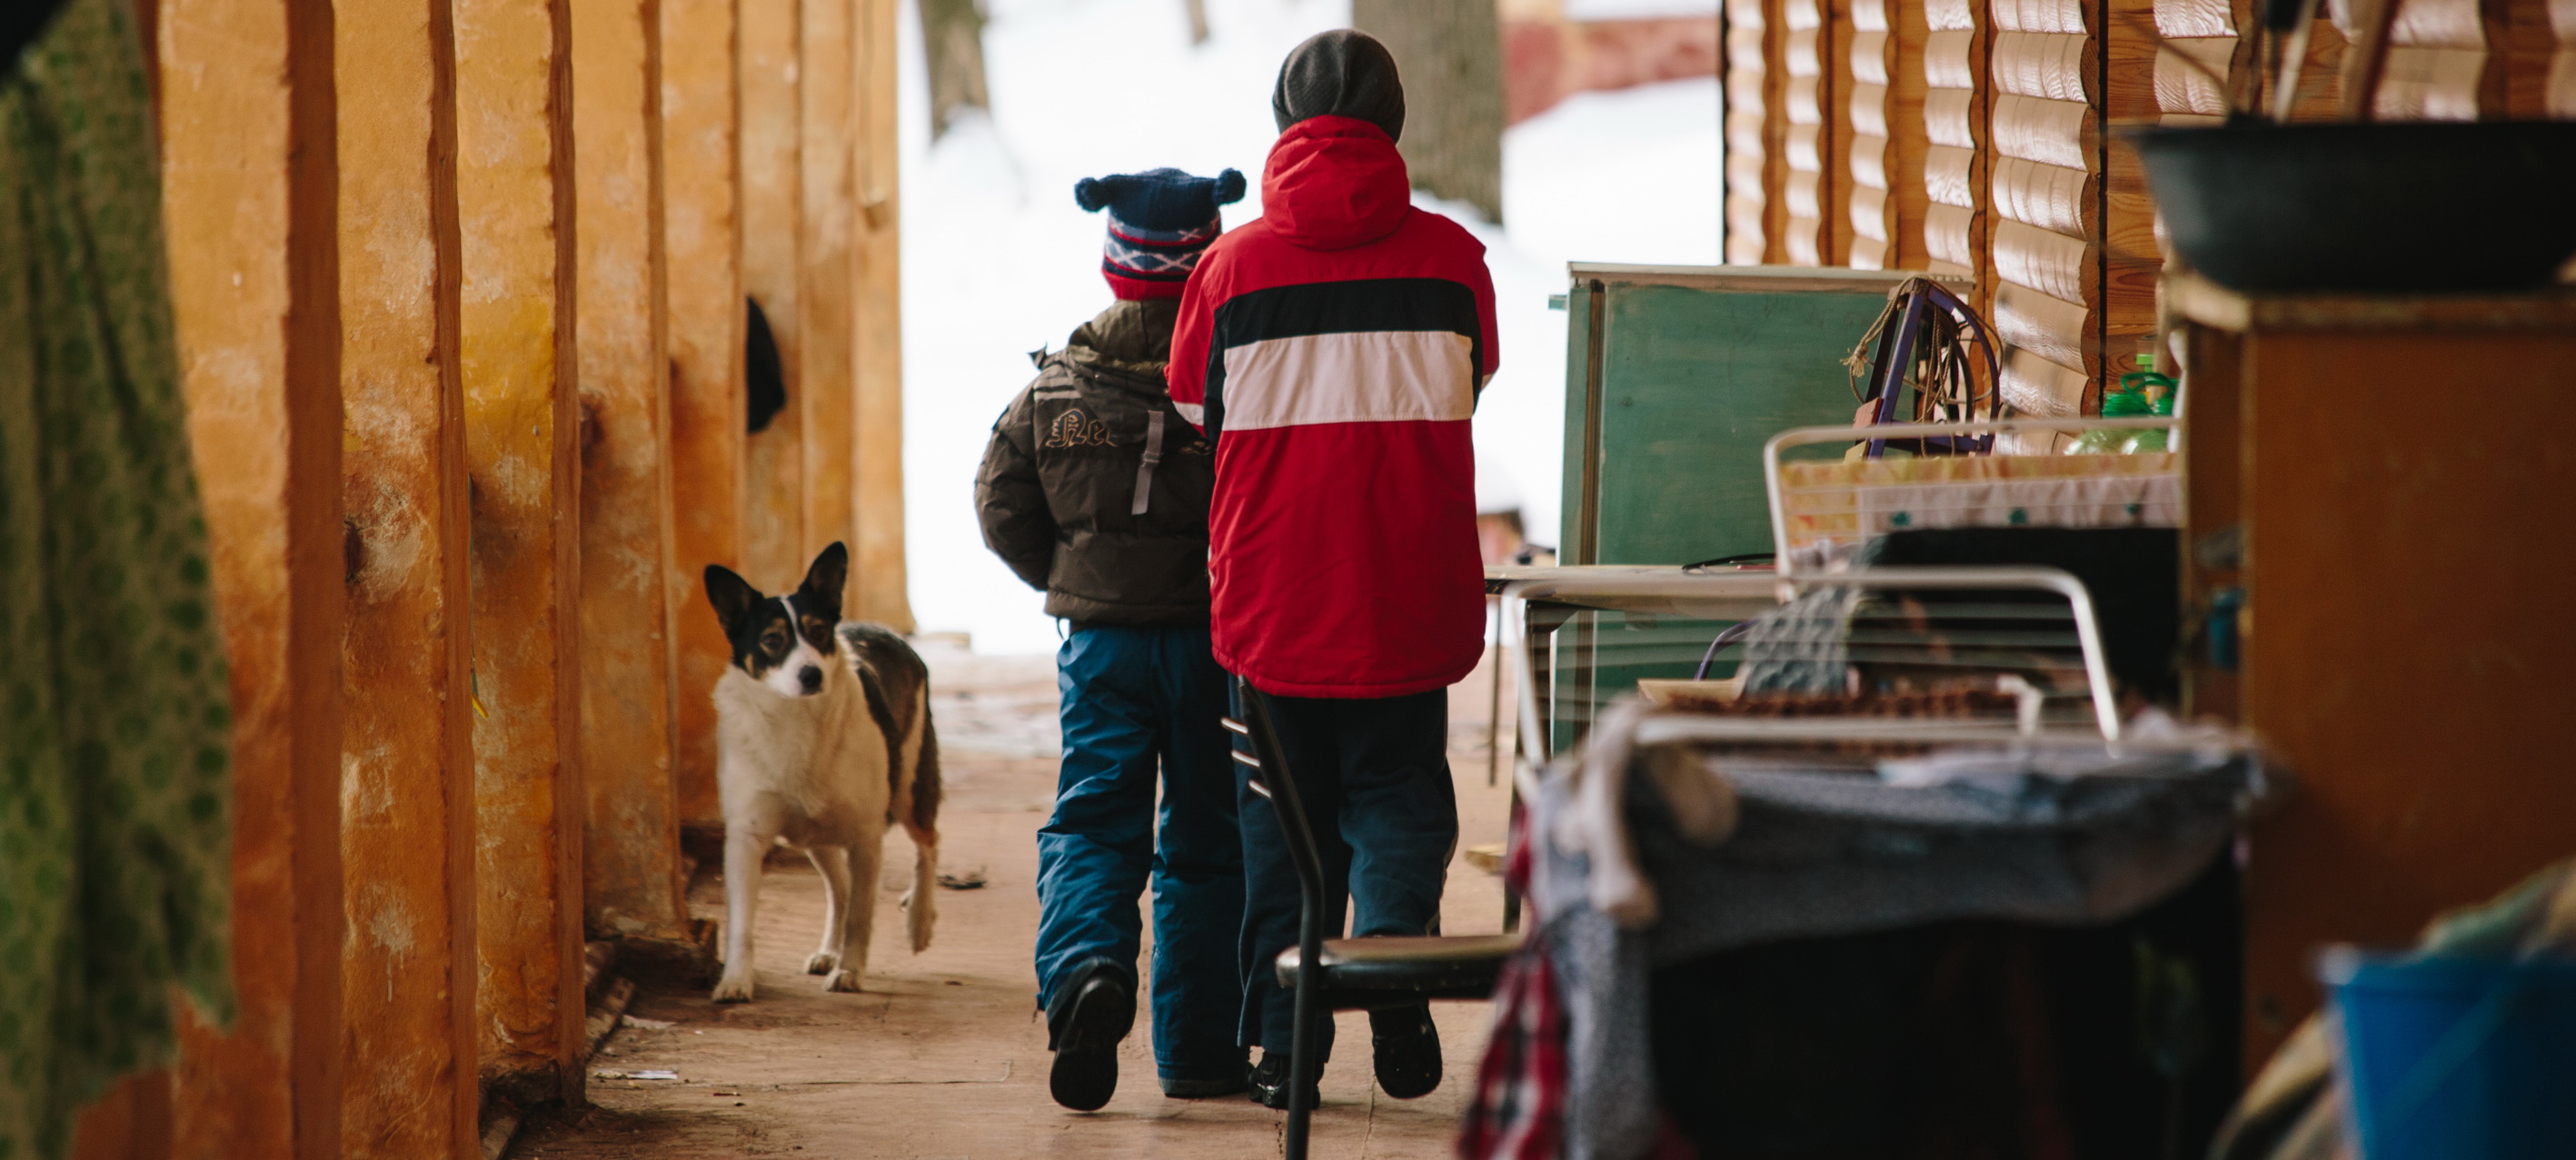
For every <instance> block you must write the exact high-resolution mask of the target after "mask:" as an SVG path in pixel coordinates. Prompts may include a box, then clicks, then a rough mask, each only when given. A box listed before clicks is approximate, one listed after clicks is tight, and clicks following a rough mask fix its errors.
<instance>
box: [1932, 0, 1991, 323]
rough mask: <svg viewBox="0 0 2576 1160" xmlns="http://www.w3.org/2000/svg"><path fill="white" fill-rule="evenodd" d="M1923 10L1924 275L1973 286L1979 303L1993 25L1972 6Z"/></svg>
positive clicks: (1960, 0)
mask: <svg viewBox="0 0 2576 1160" xmlns="http://www.w3.org/2000/svg"><path fill="white" fill-rule="evenodd" d="M1922 4H1923V25H1924V36H1923V120H1922V124H1923V141H1924V149H1923V201H1924V208H1923V255H1924V268H1925V269H1928V270H1930V271H1932V272H1933V273H1936V274H1953V275H1960V276H1964V277H1968V278H1971V279H1978V280H1979V281H1980V284H1981V288H1980V291H1979V299H1980V301H1981V302H1982V299H1983V296H1984V295H1983V290H1982V278H1981V272H1982V270H1983V269H1984V266H1985V231H1986V220H1985V219H1986V212H1985V211H1986V200H1987V198H1986V175H1987V170H1988V169H1989V168H1991V166H1992V163H1993V154H1992V151H1991V150H1989V149H1987V148H1986V144H1987V141H1988V139H1989V132H1988V129H1987V126H1986V105H1987V94H1988V86H1987V84H1986V47H1987V41H1988V37H1987V32H1986V30H1987V27H1988V25H1989V23H1990V22H1989V21H1988V20H1987V19H1986V14H1985V6H1984V5H1983V4H1980V3H1977V2H1976V0H1922Z"/></svg>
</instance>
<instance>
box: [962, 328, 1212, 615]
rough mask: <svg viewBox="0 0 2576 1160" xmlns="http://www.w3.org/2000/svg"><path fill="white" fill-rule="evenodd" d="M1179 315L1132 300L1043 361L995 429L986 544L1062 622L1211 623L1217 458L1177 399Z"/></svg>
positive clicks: (982, 475) (978, 503) (983, 495)
mask: <svg viewBox="0 0 2576 1160" xmlns="http://www.w3.org/2000/svg"><path fill="white" fill-rule="evenodd" d="M1178 305H1179V304H1178V302H1177V301H1175V300H1171V299H1164V300H1160V301H1150V302H1120V303H1118V304H1116V305H1114V306H1111V307H1110V308H1109V309H1107V310H1104V311H1101V312H1100V315H1099V317H1097V318H1094V319H1092V320H1091V321H1090V322H1087V323H1084V324H1083V325H1082V326H1081V327H1080V328H1079V329H1076V330H1075V331H1074V332H1073V337H1072V338H1071V340H1069V341H1070V345H1068V346H1067V347H1066V348H1065V349H1063V350H1060V351H1056V352H1054V353H1052V354H1050V353H1047V352H1044V351H1040V352H1038V353H1037V354H1035V355H1032V356H1030V357H1031V358H1032V359H1033V360H1034V361H1035V362H1036V363H1037V364H1038V377H1037V381H1035V382H1033V383H1030V384H1029V386H1028V389H1027V390H1024V391H1022V392H1020V396H1019V397H1018V398H1017V399H1014V400H1012V402H1011V405H1010V407H1009V409H1007V410H1005V411H1003V412H1002V417H1001V419H1000V421H998V422H996V423H994V424H993V441H992V443H991V445H990V446H988V447H987V448H986V449H985V452H984V467H983V470H982V471H980V472H978V473H977V474H976V477H975V507H976V511H977V514H978V515H979V516H980V517H981V518H982V521H983V525H984V543H985V545H986V546H987V547H990V548H991V549H993V552H994V554H996V555H998V556H1000V557H1001V558H1002V562H1003V563H1006V564H1009V565H1010V566H1011V571H1013V572H1016V573H1018V574H1019V577H1020V579H1022V580H1026V581H1028V583H1029V586H1030V587H1032V588H1043V589H1045V590H1046V594H1047V601H1046V610H1047V615H1049V616H1059V617H1063V618H1065V619H1067V620H1071V621H1074V622H1076V623H1078V624H1122V625H1191V624H1205V623H1207V617H1208V571H1207V559H1208V532H1207V514H1208V494H1209V493H1210V492H1211V491H1212V490H1213V489H1214V488H1215V485H1216V456H1215V448H1214V447H1212V446H1210V445H1209V443H1208V442H1207V441H1206V440H1205V439H1202V438H1200V437H1199V433H1198V430H1197V429H1196V428H1194V427H1192V426H1190V424H1189V423H1188V422H1186V421H1184V420H1183V419H1182V418H1181V416H1180V413H1179V412H1177V411H1175V410H1173V409H1172V403H1171V399H1170V398H1169V397H1168V396H1167V395H1165V394H1164V388H1163V361H1164V359H1165V358H1167V357H1168V354H1169V351H1170V349H1171V341H1172V319H1173V317H1174V315H1175V314H1176V312H1177V309H1178ZM1157 418H1159V419H1160V420H1161V422H1160V428H1161V431H1160V435H1159V436H1157V435H1156V434H1155V430H1154V429H1155V427H1156V423H1155V420H1156V419H1157ZM1149 447H1150V448H1152V449H1153V450H1154V451H1156V452H1157V454H1154V455H1152V456H1151V458H1153V459H1154V460H1155V462H1154V463H1152V464H1150V465H1148V464H1147V463H1146V460H1147V459H1148V458H1149V455H1148V449H1149Z"/></svg>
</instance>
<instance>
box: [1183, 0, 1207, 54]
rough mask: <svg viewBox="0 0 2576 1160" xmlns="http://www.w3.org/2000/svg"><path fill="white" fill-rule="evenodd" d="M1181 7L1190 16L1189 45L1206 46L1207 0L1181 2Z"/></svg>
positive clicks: (1185, 0) (1184, 0)
mask: <svg viewBox="0 0 2576 1160" xmlns="http://www.w3.org/2000/svg"><path fill="white" fill-rule="evenodd" d="M1181 7H1182V8H1183V9H1184V10H1186V11H1187V12H1188V13H1189V14H1190V43H1191V44H1194V45H1195V44H1206V43H1207V38H1208V25H1207V0H1181Z"/></svg>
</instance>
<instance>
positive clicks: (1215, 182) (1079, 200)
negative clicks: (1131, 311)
mask: <svg viewBox="0 0 2576 1160" xmlns="http://www.w3.org/2000/svg"><path fill="white" fill-rule="evenodd" d="M1241 200H1243V174H1241V173H1238V172H1236V171H1234V170H1231V169H1229V170H1226V171H1225V172H1223V173H1220V174H1217V175H1216V176H1214V177H1193V176H1191V175H1190V174H1187V173H1183V172H1181V171H1180V170H1178V169H1148V170H1146V171H1145V172H1143V173H1115V174H1111V175H1110V176H1107V177H1086V178H1083V179H1082V180H1080V181H1077V182H1075V183H1074V184H1073V202H1074V204H1075V205H1079V206H1081V207H1082V208H1083V209H1085V210H1091V211H1097V210H1103V209H1105V210H1108V211H1109V240H1108V242H1107V243H1106V244H1105V245H1104V246H1103V247H1102V256H1101V261H1100V273H1101V276H1102V277H1104V278H1107V279H1108V280H1109V289H1110V291H1111V292H1112V293H1114V294H1116V295H1117V296H1118V297H1120V298H1126V299H1142V298H1178V297H1180V296H1181V284H1182V283H1183V282H1187V281H1189V278H1190V271H1192V270H1195V269H1197V268H1198V265H1199V255H1200V254H1202V253H1205V252H1206V251H1207V248H1208V243H1210V242H1213V241H1215V240H1216V236H1217V235H1218V234H1219V233H1222V232H1224V230H1225V223H1224V221H1223V220H1221V218H1220V216H1219V214H1218V213H1217V207H1218V206H1221V205H1232V204H1234V203H1235V202H1238V201H1241Z"/></svg>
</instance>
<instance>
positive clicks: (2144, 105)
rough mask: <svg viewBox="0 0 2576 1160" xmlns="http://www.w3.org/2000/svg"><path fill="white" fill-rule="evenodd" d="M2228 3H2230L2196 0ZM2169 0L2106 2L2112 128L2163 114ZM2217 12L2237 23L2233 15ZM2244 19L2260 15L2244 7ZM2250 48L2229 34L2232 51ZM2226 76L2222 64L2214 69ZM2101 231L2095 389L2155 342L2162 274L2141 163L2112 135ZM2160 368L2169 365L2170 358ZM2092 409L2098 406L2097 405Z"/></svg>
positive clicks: (2107, 144)
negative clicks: (2161, 77)
mask: <svg viewBox="0 0 2576 1160" xmlns="http://www.w3.org/2000/svg"><path fill="white" fill-rule="evenodd" d="M2200 2H2204V3H2208V2H2215V3H2220V4H2228V3H2232V0H2200ZM2173 3H2175V0H2104V7H2105V10H2106V11H2105V13H2104V19H2103V21H2102V25H2103V34H2102V36H2101V37H2100V43H2101V45H2102V57H2103V66H2102V103H2103V106H2104V109H2105V111H2106V113H2107V118H2108V119H2107V122H2106V123H2107V124H2110V125H2146V124H2154V123H2155V122H2156V121H2157V120H2158V119H2160V117H2161V115H2162V105H2161V101H2160V98H2159V97H2158V96H2157V87H2156V86H2157V71H2156V70H2157V58H2158V56H2159V55H2160V52H2161V50H2160V49H2159V47H2158V46H2157V44H2156V38H2157V37H2158V36H2161V35H2163V32H2162V31H2161V29H2160V28H2159V27H2158V25H2157V21H2158V19H2159V15H2158V12H2159V8H2160V6H2161V5H2170V4H2173ZM2223 15H2224V16H2225V17H2226V18H2227V20H2228V21H2229V27H2235V21H2236V19H2237V18H2238V15H2239V14H2238V13H2236V12H2234V11H2232V10H2228V11H2224V12H2223ZM2243 18H2244V19H2245V20H2246V21H2247V22H2248V24H2249V25H2250V24H2251V23H2252V22H2253V21H2255V20H2259V19H2260V18H2259V17H2258V16H2255V15H2254V14H2253V10H2252V8H2251V6H2250V4H2249V6H2248V8H2247V9H2246V11H2245V13H2244V14H2243ZM2248 49H2249V46H2248V45H2246V44H2243V43H2240V42H2236V41H2234V40H2233V39H2232V38H2231V41H2230V51H2231V52H2235V51H2247V50H2248ZM2216 71H2217V72H2218V73H2219V75H2221V76H2225V75H2228V73H2227V69H2226V68H2224V67H2222V68H2220V69H2218V70H2216ZM2100 149H2101V158H2102V160H2101V165H2102V180H2101V181H2100V182H2099V183H2098V186H2099V188H2100V189H2101V191H2102V193H2101V196H2102V209H2101V213H2102V228H2101V233H2100V235H2099V244H2098V245H2097V247H2096V250H2097V252H2098V255H2099V258H2100V261H2101V263H2102V308H2101V311H2100V322H2099V325H2100V327H2101V340H2100V341H2101V350H2102V369H2101V371H2100V378H2099V389H2105V390H2107V389H2109V388H2112V387H2117V386H2118V385H2119V383H2120V377H2121V376H2122V375H2125V374H2128V373H2129V372H2131V371H2134V370H2137V369H2139V368H2138V356H2139V355H2141V354H2145V353H2148V352H2149V351H2150V350H2151V349H2152V348H2153V347H2154V345H2155V341H2156V280H2157V279H2158V278H2159V277H2160V276H2162V275H2163V273H2164V266H2165V260H2164V253H2163V250H2162V246H2161V244H2160V243H2159V241H2158V240H2157V237H2156V203H2155V195H2154V194H2152V193H2150V192H2148V190H2147V170H2146V164H2145V162H2144V161H2143V160H2141V159H2140V158H2139V156H2138V151H2137V150H2136V149H2133V148H2130V147H2129V145H2128V143H2127V142H2125V141H2122V140H2119V139H2118V138H2117V137H2116V136H2113V137H2111V138H2110V139H2108V140H2105V141H2104V142H2103V143H2102V144H2101V146H2100ZM2158 365H2160V366H2162V367H2163V368H2164V369H2166V370H2168V371H2169V370H2171V369H2172V367H2173V364H2172V362H2171V360H2166V361H2164V362H2162V363H2159V364H2158ZM2089 409H2090V410H2099V409H2100V406H2099V404H2098V403H2097V404H2095V405H2093V406H2092V407H2091V408H2089Z"/></svg>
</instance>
